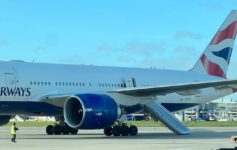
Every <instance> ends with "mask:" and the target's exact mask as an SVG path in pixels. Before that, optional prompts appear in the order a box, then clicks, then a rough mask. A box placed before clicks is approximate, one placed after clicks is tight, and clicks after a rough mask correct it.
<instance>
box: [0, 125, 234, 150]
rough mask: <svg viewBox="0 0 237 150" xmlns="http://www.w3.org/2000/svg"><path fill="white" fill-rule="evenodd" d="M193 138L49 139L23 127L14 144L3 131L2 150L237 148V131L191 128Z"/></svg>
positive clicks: (150, 132) (92, 135) (93, 133)
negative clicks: (232, 137) (232, 139)
mask: <svg viewBox="0 0 237 150" xmlns="http://www.w3.org/2000/svg"><path fill="white" fill-rule="evenodd" d="M191 130H192V133H191V134H190V135H176V134H174V133H172V132H171V131H169V130H168V129H167V128H163V127H155V128H153V127H151V128H149V127H147V128H139V134H138V135H137V136H126V137H113V136H112V137H106V136H104V135H103V130H80V131H79V134H78V135H51V136H50V135H46V134H45V128H42V127H24V128H23V127H22V128H20V130H19V132H18V135H17V143H11V141H10V138H11V135H10V127H0V149H2V150H78V149H80V150H95V149H96V150H146V149H147V150H158V149H160V150H161V149H162V150H163V149H172V150H195V149H196V150H200V149H205V150H215V149H218V148H221V147H222V148H223V147H225V148H233V147H237V144H235V143H231V141H230V137H231V136H232V135H237V127H198V128H191Z"/></svg>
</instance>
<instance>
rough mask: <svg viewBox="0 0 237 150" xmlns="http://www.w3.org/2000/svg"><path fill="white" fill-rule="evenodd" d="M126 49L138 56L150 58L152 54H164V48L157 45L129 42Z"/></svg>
mask: <svg viewBox="0 0 237 150" xmlns="http://www.w3.org/2000/svg"><path fill="white" fill-rule="evenodd" d="M126 49H127V50H129V51H131V52H132V53H135V54H139V55H146V56H151V55H152V53H154V52H164V51H165V47H164V46H163V45H162V44H158V43H142V42H131V43H128V44H127V45H126Z"/></svg>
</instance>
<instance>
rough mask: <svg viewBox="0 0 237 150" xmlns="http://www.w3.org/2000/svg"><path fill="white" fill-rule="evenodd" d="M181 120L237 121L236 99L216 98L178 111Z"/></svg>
mask: <svg viewBox="0 0 237 150" xmlns="http://www.w3.org/2000/svg"><path fill="white" fill-rule="evenodd" d="M178 114H179V115H182V119H183V120H190V121H191V120H199V121H202V120H205V121H212V120H218V121H237V100H233V99H224V98H222V99H218V100H216V101H213V102H209V103H206V104H200V105H198V106H196V107H193V108H191V109H187V110H184V111H182V112H179V113H178Z"/></svg>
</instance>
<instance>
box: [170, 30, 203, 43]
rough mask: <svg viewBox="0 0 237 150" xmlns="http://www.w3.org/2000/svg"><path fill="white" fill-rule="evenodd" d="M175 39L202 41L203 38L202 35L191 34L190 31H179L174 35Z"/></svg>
mask: <svg viewBox="0 0 237 150" xmlns="http://www.w3.org/2000/svg"><path fill="white" fill-rule="evenodd" d="M174 39H178V40H180V39H193V40H198V41H200V40H202V39H203V37H202V36H201V35H200V34H196V33H191V32H188V31H179V32H176V33H175V35H174Z"/></svg>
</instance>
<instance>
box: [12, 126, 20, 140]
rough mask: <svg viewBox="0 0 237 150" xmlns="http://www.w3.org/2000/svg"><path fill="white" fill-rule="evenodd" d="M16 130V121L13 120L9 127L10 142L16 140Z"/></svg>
mask: <svg viewBox="0 0 237 150" xmlns="http://www.w3.org/2000/svg"><path fill="white" fill-rule="evenodd" d="M16 130H18V128H17V127H16V123H15V122H14V123H13V125H12V127H11V135H12V139H11V141H12V142H16Z"/></svg>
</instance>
